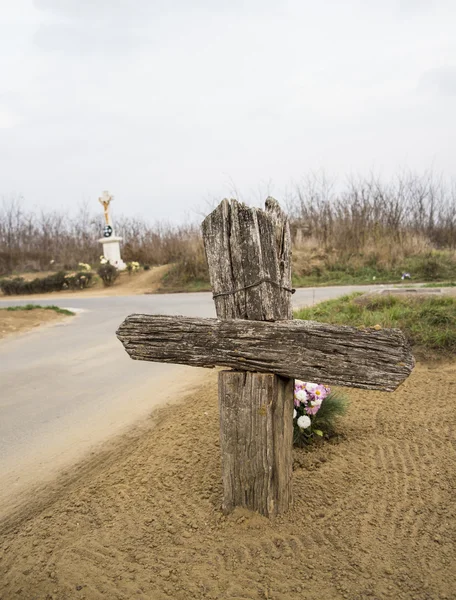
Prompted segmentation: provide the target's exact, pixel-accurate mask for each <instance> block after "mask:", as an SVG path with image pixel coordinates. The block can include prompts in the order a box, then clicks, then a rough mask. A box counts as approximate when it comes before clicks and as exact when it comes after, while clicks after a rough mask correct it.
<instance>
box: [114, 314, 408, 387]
mask: <svg viewBox="0 0 456 600" xmlns="http://www.w3.org/2000/svg"><path fill="white" fill-rule="evenodd" d="M117 336H118V338H119V339H120V340H121V342H122V343H123V345H124V346H125V349H126V350H127V352H128V354H129V355H130V356H131V357H132V358H134V359H136V360H150V361H156V362H168V363H179V364H184V365H193V366H197V367H215V366H222V367H232V368H233V369H237V370H241V371H252V372H260V373H275V374H277V375H280V376H282V377H289V378H296V379H305V380H308V381H316V382H321V383H333V384H336V385H342V386H349V387H359V388H364V389H373V390H384V391H394V390H395V389H396V388H397V386H398V385H399V384H400V383H401V382H402V381H403V380H404V379H405V378H406V377H408V376H409V375H410V373H411V371H412V369H413V366H414V359H413V356H412V353H411V350H410V346H409V344H408V342H407V340H406V338H405V336H404V335H403V333H402V332H401V331H400V330H399V329H381V330H378V331H377V330H375V329H369V330H359V329H356V328H353V327H345V326H340V325H329V324H325V323H317V322H315V321H301V320H293V321H279V322H276V323H268V322H264V321H248V322H246V321H244V320H240V319H229V320H223V319H199V318H191V317H169V316H160V315H141V314H138V315H131V316H130V317H127V319H126V320H125V321H124V322H123V323H122V325H121V326H120V328H119V330H118V332H117Z"/></svg>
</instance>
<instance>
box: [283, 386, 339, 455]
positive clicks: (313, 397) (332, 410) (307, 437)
mask: <svg viewBox="0 0 456 600" xmlns="http://www.w3.org/2000/svg"><path fill="white" fill-rule="evenodd" d="M347 405H348V402H347V398H346V397H345V396H343V395H341V394H339V393H337V392H331V389H330V388H329V387H328V386H326V385H321V384H318V383H310V382H305V381H301V380H299V379H295V387H294V411H293V443H294V444H295V445H296V446H305V445H306V444H309V443H311V442H312V441H314V440H315V439H317V438H319V437H320V438H322V437H324V436H329V435H331V434H332V433H333V432H334V422H335V420H336V418H337V417H338V416H340V415H343V414H345V412H346V410H347Z"/></svg>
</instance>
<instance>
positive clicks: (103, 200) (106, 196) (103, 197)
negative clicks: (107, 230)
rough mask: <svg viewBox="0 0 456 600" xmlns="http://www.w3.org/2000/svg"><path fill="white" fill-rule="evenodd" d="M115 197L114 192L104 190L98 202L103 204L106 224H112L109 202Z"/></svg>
mask: <svg viewBox="0 0 456 600" xmlns="http://www.w3.org/2000/svg"><path fill="white" fill-rule="evenodd" d="M113 199H114V196H112V194H110V193H109V192H107V191H105V192H103V194H102V195H101V198H98V202H99V203H100V204H102V205H103V210H104V216H105V221H106V225H110V222H109V203H110V202H112V200H113Z"/></svg>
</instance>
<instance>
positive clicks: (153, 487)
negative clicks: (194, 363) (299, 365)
mask: <svg viewBox="0 0 456 600" xmlns="http://www.w3.org/2000/svg"><path fill="white" fill-rule="evenodd" d="M455 381H456V362H452V363H440V364H439V365H438V366H436V367H434V366H432V365H423V364H421V365H420V364H419V365H418V366H417V367H416V369H415V371H414V372H413V373H412V375H411V377H410V378H409V379H408V380H407V381H406V382H405V383H404V384H403V385H402V386H401V387H400V388H399V390H397V391H396V392H395V393H393V394H386V393H380V392H365V391H360V390H350V391H349V395H350V398H351V406H350V409H349V412H348V415H347V416H346V417H344V419H343V421H341V424H340V431H341V432H343V436H342V437H341V438H340V439H339V440H338V441H337V443H333V444H326V445H324V446H321V447H318V448H315V449H313V450H312V451H306V450H295V451H294V474H293V488H294V499H295V500H294V508H293V509H292V510H291V511H290V512H289V513H288V514H287V515H285V516H283V517H280V518H278V519H276V520H275V521H268V520H267V519H265V518H263V517H260V516H258V515H257V514H253V513H249V512H247V511H242V510H237V511H235V513H234V514H232V515H230V516H228V517H224V516H222V514H221V512H220V505H221V495H222V488H221V480H220V455H219V445H218V429H219V424H218V411H217V377H216V373H210V374H209V375H208V377H207V383H206V384H205V385H204V386H203V387H201V388H200V389H199V390H198V391H197V392H196V393H195V392H193V393H192V394H191V395H190V396H187V397H186V398H183V399H182V400H183V401H182V403H181V404H180V405H178V406H173V407H165V408H162V409H160V410H158V411H156V412H155V413H154V414H153V416H152V417H151V418H150V419H149V420H148V422H147V423H146V424H145V425H144V426H143V427H142V429H138V430H135V431H133V432H130V433H129V434H128V435H124V436H123V437H121V438H119V439H117V440H115V442H113V443H111V444H108V445H107V446H106V447H105V449H104V451H102V452H100V453H98V454H96V455H95V456H94V457H93V458H92V459H90V460H89V461H88V462H86V463H83V464H81V465H79V466H77V467H76V468H75V469H73V470H72V471H71V472H69V473H68V474H66V475H64V476H62V477H61V478H60V480H58V481H57V482H56V483H55V484H54V485H51V486H48V487H47V488H46V489H45V490H41V491H39V490H38V491H36V492H35V493H34V497H33V501H31V502H30V504H29V505H28V506H26V507H25V508H23V509H22V510H21V512H20V513H18V514H16V515H11V516H10V518H9V519H7V520H5V521H4V523H3V525H0V539H1V540H2V543H1V549H0V558H1V560H0V597H1V598H5V599H6V598H8V599H9V600H10V599H14V598H20V599H21V600H27V599H32V598H46V599H56V600H57V599H59V600H60V599H63V598H68V599H72V598H80V599H85V600H98V599H101V598H108V597H109V598H113V599H117V600H120V599H124V600H127V599H128V600H130V599H131V598H133V597H135V598H144V599H146V598H148V599H153V600H171V599H172V600H184V599H185V600H187V599H188V598H195V599H200V598H205V599H216V598H218V599H227V598H233V599H239V600H241V599H244V600H245V599H252V600H253V599H261V598H263V599H266V598H269V599H271V600H272V599H275V600H290V599H293V598H305V599H307V600H311V599H312V600H314V599H315V598H325V599H326V600H342V599H348V600H365V599H366V598H373V599H374V598H375V599H377V600H380V599H387V598H391V599H393V598H394V599H399V600H418V599H419V600H434V599H435V600H437V599H445V598H446V599H448V600H449V599H450V598H453V597H454V590H455V589H456V587H455V586H456V559H455V557H456V553H455V539H456V530H455V522H456V497H455V495H454V486H455V484H456V473H455V470H454V460H455V458H456V456H455V453H456V450H455V448H456V437H455V432H456V427H455V426H456V415H455V412H454V403H455V400H456V383H455ZM430 393H431V395H432V398H431V400H432V402H431V403H430V402H429V394H430Z"/></svg>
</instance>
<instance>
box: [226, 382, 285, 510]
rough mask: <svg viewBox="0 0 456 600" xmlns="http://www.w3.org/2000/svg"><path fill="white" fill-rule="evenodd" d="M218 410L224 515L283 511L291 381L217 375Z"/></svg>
mask: <svg viewBox="0 0 456 600" xmlns="http://www.w3.org/2000/svg"><path fill="white" fill-rule="evenodd" d="M219 407H220V450H221V455H222V478H223V490H224V494H223V507H222V508H223V510H224V511H225V512H229V511H231V510H232V509H233V508H235V507H236V506H243V507H246V508H249V509H250V510H256V511H258V512H260V513H261V514H263V515H265V516H267V517H271V516H275V515H277V514H280V513H282V512H285V511H286V510H288V508H289V506H290V504H291V501H292V498H291V494H292V486H291V479H292V452H291V451H292V444H293V381H292V380H290V379H283V378H281V377H277V376H275V375H271V374H258V373H239V372H234V371H222V372H221V373H219ZM244 440H245V441H248V442H249V443H243V441H244Z"/></svg>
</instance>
